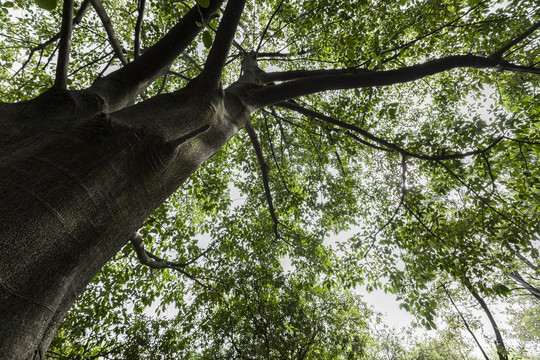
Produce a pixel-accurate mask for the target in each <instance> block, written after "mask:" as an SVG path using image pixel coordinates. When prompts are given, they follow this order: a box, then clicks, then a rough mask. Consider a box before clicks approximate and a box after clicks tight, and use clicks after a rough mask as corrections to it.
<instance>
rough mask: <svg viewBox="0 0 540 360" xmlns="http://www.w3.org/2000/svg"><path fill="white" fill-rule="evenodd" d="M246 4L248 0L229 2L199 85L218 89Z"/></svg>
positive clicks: (230, 0) (232, 0)
mask: <svg viewBox="0 0 540 360" xmlns="http://www.w3.org/2000/svg"><path fill="white" fill-rule="evenodd" d="M245 4H246V0H229V1H228V2H227V6H226V7H225V11H224V13H223V18H222V19H221V22H220V23H219V27H218V30H217V33H216V38H215V39H214V43H213V44H212V47H211V48H210V52H209V53H208V57H207V59H206V63H205V64H204V69H203V71H202V73H201V75H200V77H199V81H200V82H199V86H200V87H201V88H205V89H217V88H218V87H219V86H220V82H221V73H222V71H223V68H224V67H225V63H226V62H227V57H228V56H229V52H230V50H231V46H232V44H233V42H234V35H235V34H236V28H237V27H238V23H239V22H240V18H241V16H242V13H243V11H244V5H245Z"/></svg>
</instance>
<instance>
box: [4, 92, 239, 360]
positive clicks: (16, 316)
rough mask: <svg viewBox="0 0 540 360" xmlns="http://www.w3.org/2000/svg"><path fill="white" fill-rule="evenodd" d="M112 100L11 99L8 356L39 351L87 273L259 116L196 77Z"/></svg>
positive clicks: (64, 95)
mask: <svg viewBox="0 0 540 360" xmlns="http://www.w3.org/2000/svg"><path fill="white" fill-rule="evenodd" d="M101 107H102V105H101V102H100V101H99V97H98V96H95V95H92V94H89V93H84V92H77V93H76V92H72V93H69V92H60V93H53V92H49V93H46V94H44V95H42V96H40V97H38V98H37V99H35V100H32V101H30V102H26V103H22V104H13V105H5V106H4V107H2V108H0V111H1V114H0V115H1V118H0V182H1V185H0V249H1V251H0V319H1V321H0V359H35V358H37V359H40V358H41V357H42V356H43V354H44V353H45V351H46V350H47V348H48V346H49V343H50V341H51V340H52V337H53V336H54V334H55V332H56V330H57V327H58V325H59V323H60V321H61V320H62V318H63V317H64V315H65V313H66V312H67V311H68V310H69V308H70V306H71V305H72V303H73V301H74V300H75V299H76V297H77V296H78V295H79V294H80V293H81V292H82V291H83V290H84V288H85V287H86V285H87V284H88V282H89V281H90V280H91V279H92V278H93V277H94V276H95V275H96V273H97V272H98V271H99V270H100V269H101V268H102V267H103V265H104V264H105V263H106V262H107V261H108V260H109V259H110V258H111V257H112V256H113V255H114V254H115V253H116V252H118V250H119V249H120V248H121V247H122V246H123V245H124V244H125V243H126V241H127V240H128V239H129V238H130V236H131V235H132V234H133V233H134V232H135V231H136V230H137V229H138V227H139V226H140V225H141V223H142V222H143V220H144V219H145V218H146V217H147V216H148V215H149V214H150V213H151V212H152V211H153V210H154V209H155V208H156V207H157V206H159V204H160V203H162V202H163V201H164V200H165V199H166V197H167V196H169V195H170V194H171V193H172V192H173V191H175V190H176V189H177V188H178V187H179V186H180V185H181V184H182V183H183V182H184V181H185V180H186V179H187V178H188V177H189V176H190V174H192V173H193V172H194V171H195V170H196V169H197V168H198V167H199V166H200V165H201V164H202V163H203V162H204V161H206V160H207V159H209V158H210V157H211V156H213V155H214V154H215V153H216V152H217V151H218V150H219V149H220V148H221V146H223V144H224V143H225V142H226V141H227V140H228V139H229V138H230V137H231V136H233V135H234V134H235V133H236V132H237V131H238V130H239V129H240V128H241V127H242V126H243V123H244V121H245V119H246V116H247V115H248V113H247V112H246V111H245V109H244V107H243V106H242V105H241V102H239V101H238V98H236V97H235V96H234V95H230V94H226V95H223V94H220V93H214V94H201V93H198V92H197V90H196V89H194V88H190V87H188V88H186V89H183V90H181V91H179V92H176V93H173V94H167V95H163V96H159V97H156V98H153V99H151V100H148V101H145V102H143V103H141V104H138V105H134V106H131V107H128V108H126V109H124V110H120V111H117V112H115V113H112V114H110V115H109V116H105V115H100V112H101Z"/></svg>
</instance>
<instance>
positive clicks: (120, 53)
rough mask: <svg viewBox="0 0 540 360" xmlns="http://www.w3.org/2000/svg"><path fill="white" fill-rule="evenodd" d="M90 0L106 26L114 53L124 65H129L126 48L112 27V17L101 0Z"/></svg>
mask: <svg viewBox="0 0 540 360" xmlns="http://www.w3.org/2000/svg"><path fill="white" fill-rule="evenodd" d="M90 2H91V3H92V6H93V7H94V9H95V10H96V13H97V14H98V16H99V18H100V19H101V22H102V23H103V27H104V28H105V31H106V32H107V36H108V37H109V42H110V43H111V46H112V48H113V50H114V54H115V55H116V57H117V58H118V59H119V60H120V62H121V63H122V65H124V66H125V65H127V63H128V61H127V59H126V57H125V56H124V49H123V48H122V45H121V44H120V41H118V38H117V37H116V34H115V32H114V29H113V27H112V23H111V19H110V18H109V15H107V11H106V10H105V8H104V7H103V4H102V3H101V2H100V1H99V0H90Z"/></svg>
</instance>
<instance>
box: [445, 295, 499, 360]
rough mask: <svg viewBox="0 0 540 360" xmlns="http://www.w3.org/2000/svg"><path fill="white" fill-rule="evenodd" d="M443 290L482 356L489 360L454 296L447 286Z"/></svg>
mask: <svg viewBox="0 0 540 360" xmlns="http://www.w3.org/2000/svg"><path fill="white" fill-rule="evenodd" d="M442 288H443V289H444V292H445V293H446V296H448V299H450V302H451V303H452V305H453V306H454V309H456V311H457V313H458V315H459V317H460V318H461V320H462V321H463V324H464V325H465V328H466V329H467V331H468V332H469V334H471V336H472V337H473V339H474V342H475V343H476V345H478V348H479V349H480V351H481V352H482V355H484V358H485V359H486V360H489V357H488V356H487V354H486V352H485V351H484V348H483V347H482V345H480V342H479V341H478V339H477V338H476V335H474V332H473V331H472V329H471V327H470V326H469V323H468V322H467V320H466V319H465V317H464V316H463V314H462V313H461V311H459V309H458V307H457V305H456V303H455V302H454V299H452V296H451V295H450V293H449V292H448V290H447V289H446V286H445V285H444V284H443V285H442Z"/></svg>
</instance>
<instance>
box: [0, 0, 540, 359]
mask: <svg viewBox="0 0 540 360" xmlns="http://www.w3.org/2000/svg"><path fill="white" fill-rule="evenodd" d="M36 3H37V4H39V5H40V6H41V7H44V8H47V9H49V10H52V12H51V13H50V16H42V17H40V18H39V21H36V22H35V23H34V21H35V20H33V19H35V18H36V17H35V15H36V14H43V13H42V12H39V11H38V10H36V8H35V7H34V6H33V3H32V2H28V1H23V0H18V1H14V2H10V1H6V2H3V3H2V10H3V15H2V16H3V17H2V28H3V31H2V33H4V34H5V35H6V36H5V39H4V42H3V46H4V49H5V52H4V53H3V54H2V55H1V61H2V63H3V65H8V66H4V68H8V69H12V72H14V73H10V72H4V74H3V80H4V81H3V82H2V84H1V86H2V90H3V92H4V98H3V99H4V100H5V101H7V102H6V103H2V104H1V106H0V113H1V114H2V115H1V122H0V126H1V127H0V129H1V130H0V138H1V146H0V148H1V150H0V151H1V152H0V159H1V160H0V164H1V170H0V181H2V187H1V188H0V202H1V204H2V205H1V207H0V219H1V226H0V246H1V248H2V252H1V255H0V264H1V265H0V285H1V286H0V299H1V300H0V318H1V319H2V322H1V325H0V357H2V358H8V359H10V358H16V359H31V358H33V359H35V358H41V357H43V355H44V353H45V352H46V350H47V348H48V347H49V344H50V342H51V340H52V339H53V337H54V334H55V333H56V331H57V329H58V326H59V325H60V322H61V321H62V319H63V318H64V316H65V314H66V312H67V311H68V310H69V309H70V307H71V306H72V304H73V302H74V301H75V299H76V298H77V296H78V295H80V294H81V293H82V292H83V291H84V289H85V288H86V287H87V285H88V284H89V282H90V281H91V280H92V279H93V278H94V277H95V276H96V274H97V273H98V272H99V271H100V269H102V268H103V267H104V266H105V264H107V262H108V261H109V260H111V259H112V258H113V257H114V256H115V255H116V254H117V253H118V252H119V251H120V250H122V248H123V247H124V245H126V243H128V242H131V244H132V246H133V247H134V248H135V252H136V254H137V255H138V258H139V259H140V261H141V262H142V263H143V264H145V265H147V266H149V267H152V268H158V269H171V270H175V271H177V272H178V273H180V274H182V275H183V276H185V277H187V278H188V279H192V280H193V281H196V282H199V283H200V285H201V286H204V285H205V283H204V282H203V281H207V282H209V281H213V275H216V274H220V271H222V269H230V268H227V267H225V266H223V264H224V263H226V262H227V261H246V259H247V257H246V254H249V253H255V254H258V255H259V256H263V255H265V256H269V257H270V258H271V259H270V260H269V261H270V262H271V261H274V263H275V262H276V261H277V262H278V260H279V259H280V258H281V257H283V256H285V255H286V254H287V255H289V256H290V257H291V258H292V259H293V260H294V263H295V265H296V266H298V267H303V268H308V269H311V271H313V272H326V273H328V274H330V275H332V274H333V272H335V268H337V267H338V266H337V264H336V263H333V262H332V256H329V255H328V249H326V248H325V247H324V244H323V241H324V239H325V237H326V236H328V235H329V234H330V233H333V232H339V231H341V230H344V229H347V228H349V227H351V226H353V225H361V226H362V227H363V231H364V232H365V234H363V235H362V234H359V235H358V236H356V237H354V238H353V239H352V240H351V242H350V244H349V245H350V246H346V245H344V244H341V245H340V246H342V248H343V249H345V250H347V251H348V254H349V255H350V258H351V259H353V260H354V259H355V258H356V259H362V258H363V257H364V258H365V257H366V256H367V255H368V254H369V252H370V251H371V249H372V248H373V246H376V247H379V246H381V243H380V242H379V241H378V239H379V238H378V235H379V233H381V234H382V232H383V230H385V229H387V228H388V229H389V228H393V227H389V225H390V224H397V225H401V224H403V225H404V227H403V228H402V229H404V228H406V226H408V224H410V222H409V221H408V220H411V219H413V218H414V219H416V221H417V222H418V223H419V226H417V227H415V228H412V230H410V232H409V235H414V234H417V233H420V232H422V231H424V230H426V229H429V230H430V233H431V232H434V231H433V230H434V226H433V224H434V223H436V222H439V220H440V219H442V218H443V216H445V215H447V216H446V219H447V220H448V221H450V222H453V221H454V220H455V219H459V218H460V217H461V215H462V214H460V213H459V211H454V210H455V209H454V208H448V207H445V206H439V203H437V202H436V201H434V200H436V197H437V196H440V197H441V198H444V197H446V198H451V197H452V196H451V195H452V194H453V191H454V193H455V192H457V194H458V196H459V195H460V194H462V193H464V192H467V193H468V196H469V197H471V198H473V199H474V200H473V201H472V202H471V203H470V204H469V203H468V205H471V206H467V207H465V209H466V210H468V211H469V215H470V216H472V217H474V215H475V214H478V213H479V211H480V210H479V209H482V211H483V214H484V215H485V217H484V218H483V219H484V221H483V222H481V223H480V224H475V227H474V228H475V229H476V230H478V229H481V228H484V229H485V228H486V227H485V225H486V224H489V226H488V227H487V229H489V230H490V231H493V232H494V233H495V232H500V233H499V234H498V236H494V237H490V238H488V239H487V240H486V239H477V240H478V242H479V243H481V244H482V245H483V246H484V248H490V247H493V246H497V247H498V248H499V247H500V248H504V249H507V250H508V252H506V253H504V254H506V255H508V254H510V253H512V251H513V252H516V251H517V252H518V253H519V254H522V255H526V256H529V255H531V256H533V255H534V251H533V250H534V246H533V245H532V240H534V239H535V236H537V234H538V224H537V222H536V221H534V219H535V217H534V215H535V214H536V213H537V211H538V202H537V197H535V196H536V195H535V194H534V192H533V191H532V190H531V189H534V184H537V180H538V171H539V170H538V166H535V164H536V163H537V161H538V147H537V146H536V145H538V142H539V137H540V135H539V132H538V114H539V113H540V108H539V107H538V104H539V101H538V99H539V97H538V94H537V93H536V92H535V91H536V88H535V87H536V86H537V84H538V77H537V75H536V74H538V72H539V71H540V70H539V69H538V66H537V64H538V46H537V40H538V39H537V37H535V35H534V32H535V30H537V28H538V27H540V21H539V20H538V13H537V10H536V6H535V2H534V1H523V0H521V1H509V2H506V3H499V2H497V1H477V0H468V1H448V2H432V1H426V2H407V1H399V2H395V4H394V3H393V4H382V3H381V4H376V5H375V4H371V3H370V2H369V1H356V2H341V1H339V2H329V1H324V0H323V1H317V2H290V3H289V2H285V1H268V2H265V3H264V4H257V3H255V2H245V1H240V0H230V1H228V2H227V3H226V6H225V7H224V9H223V10H220V8H221V7H222V5H224V1H220V0H215V1H213V0H210V1H208V0H198V1H197V3H193V4H188V3H185V2H180V3H176V2H163V3H161V2H160V3H154V2H149V3H148V4H146V2H145V1H144V0H141V1H139V2H137V3H135V2H124V1H110V2H107V3H105V4H101V3H100V2H99V1H98V0H91V1H86V0H85V1H82V2H80V3H79V2H77V4H76V5H77V7H76V8H77V9H78V10H77V11H76V15H75V16H74V13H75V11H74V8H75V4H74V1H73V0H66V1H64V3H63V7H62V11H61V12H59V11H56V10H55V6H56V1H44V0H39V1H36ZM89 4H91V5H92V7H93V9H94V11H95V14H96V15H94V13H92V15H89V14H88V13H89V12H90V11H89ZM146 5H148V6H146ZM13 6H16V7H18V9H19V10H18V11H20V13H17V16H14V14H15V13H14V12H13V11H12V10H9V8H10V7H13ZM10 11H11V12H10ZM145 14H146V19H147V20H145ZM85 15H86V16H85ZM87 16H89V18H88V19H87ZM248 20H249V21H248ZM98 21H99V22H100V23H102V24H103V28H104V29H105V30H103V31H102V32H101V30H100V31H94V30H93V29H94V28H96V26H97V25H96V24H97V22H98ZM173 23H174V24H173ZM218 24H219V25H218ZM351 29H354V30H351ZM105 34H106V35H105ZM298 34H305V36H302V37H301V38H299V36H298ZM501 34H503V35H501ZM132 38H134V39H135V41H134V42H133V41H132ZM55 42H57V44H58V46H57V49H56V48H54V47H53V46H51V44H53V43H55ZM198 43H202V44H203V46H201V47H198V46H197V44H198ZM204 47H206V48H207V49H205V48H204ZM231 48H233V50H232V51H231ZM38 54H39V56H38ZM45 59H48V60H45ZM325 64H326V65H327V66H322V65H325ZM272 67H274V71H272ZM111 70H113V71H111ZM486 94H487V95H486ZM490 96H492V97H493V98H494V100H493V101H492V102H491V104H490V106H491V105H492V107H491V108H488V109H487V110H486V109H483V102H482V100H485V99H486V98H489V97H490ZM404 99H408V100H407V101H408V102H406V100H404ZM411 104H416V105H415V106H411ZM481 110H482V111H484V110H485V111H488V114H490V116H486V115H485V114H483V113H482V111H481ZM241 129H245V130H246V134H247V135H248V136H247V138H246V137H245V136H244V133H243V132H240V130H241ZM248 139H249V140H248ZM249 142H250V143H251V147H252V148H253V151H251V150H250V146H248V144H249ZM216 154H217V155H216ZM213 156H216V157H217V159H214V160H213V161H212V162H211V163H210V164H209V165H208V169H202V168H201V166H202V165H203V163H205V162H207V161H208V160H209V159H210V158H212V157H213ZM516 157H517V158H519V160H515V159H516ZM509 159H510V160H509ZM514 160H515V161H514ZM516 161H520V162H521V163H522V164H519V165H517V164H516ZM495 164H496V165H497V166H494V165H495ZM200 174H208V176H209V177H208V178H204V177H200ZM259 174H260V176H259ZM412 174H414V175H412ZM508 174H511V175H515V176H511V177H510V178H509V177H508ZM199 177H200V178H199ZM497 177H499V178H498V179H497ZM450 179H451V180H450ZM207 180H208V181H207ZM186 182H187V183H188V185H187V186H188V187H189V188H188V189H187V190H188V192H191V194H190V196H191V199H196V200H197V203H196V204H192V205H193V206H194V207H193V208H189V205H190V204H189V203H190V201H189V199H187V200H182V201H180V204H177V205H181V206H178V207H176V209H177V210H178V211H179V213H180V212H182V211H184V212H185V213H186V214H187V216H188V218H189V219H190V221H192V223H189V221H186V222H184V223H183V224H175V226H173V227H172V228H173V229H174V230H171V232H176V233H178V234H181V235H185V237H183V239H177V241H176V243H175V247H174V249H175V251H176V252H174V253H172V254H167V253H166V252H165V251H166V250H167V242H166V239H168V238H171V236H170V235H171V234H164V233H161V232H162V231H160V230H156V229H157V228H159V227H160V226H158V225H155V224H153V223H152V222H153V221H154V220H156V219H158V220H160V221H161V220H163V219H169V220H168V221H169V222H170V221H171V220H170V219H171V218H172V216H173V215H178V214H171V213H167V212H166V210H165V212H164V210H163V207H160V205H161V204H162V203H164V201H165V200H166V199H167V198H168V197H169V196H170V195H171V194H173V193H174V192H175V191H176V190H177V189H179V188H181V187H182V186H183V185H184V186H186ZM472 182H476V183H477V184H478V185H474V186H473V185H470V184H471V183H472ZM231 183H232V184H234V185H235V186H236V187H237V188H238V189H239V190H240V191H241V192H243V193H244V194H247V195H248V200H247V201H246V203H245V204H244V205H243V206H241V208H240V209H238V210H235V212H234V215H235V217H234V218H233V217H232V216H231V215H230V213H229V211H228V210H229V209H230V206H225V205H220V204H219V201H220V199H222V198H223V201H224V202H227V200H228V197H227V196H224V195H223V193H224V192H227V191H228V190H227V189H228V185H229V184H231ZM426 183H429V184H430V186H433V189H431V188H430V191H422V189H421V185H422V184H426ZM486 183H487V184H490V183H491V185H493V186H492V187H491V188H492V189H493V191H491V190H490V187H489V186H488V187H486V186H485V184H486ZM431 190H433V191H431ZM490 191H491V193H490V194H488V192H490ZM437 194H438V195H437ZM212 195H215V196H216V197H214V198H212V197H211V196H212ZM259 195H260V196H259ZM488 195H489V196H488ZM512 196H517V199H509V197H512ZM396 204H397V205H396ZM226 205H228V204H226ZM184 206H187V208H185V207H184ZM157 208H159V209H158V212H157V215H155V217H152V218H149V216H150V215H151V214H152V213H153V211H154V210H156V209H157ZM402 209H405V210H406V214H405V215H403V214H400V211H401V210H402ZM432 209H436V210H438V211H431V210H432ZM160 211H161V212H160ZM216 215H219V217H217V218H219V219H221V220H220V221H216V222H214V223H212V224H208V225H206V226H203V225H200V223H201V221H204V220H209V219H213V220H215V219H216ZM239 215H240V216H239ZM468 218H469V217H464V218H463V219H468ZM145 219H148V220H147V222H146V223H144V222H145ZM152 219H154V220H152ZM464 221H466V220H464ZM179 222H180V221H179ZM143 224H144V225H143ZM165 224H167V222H165ZM194 228H195V230H194ZM462 228H465V227H462ZM462 228H460V229H462ZM138 229H141V234H137V230H138ZM246 229H250V230H251V229H256V232H255V234H257V238H255V239H253V236H254V235H253V234H247V233H246ZM422 229H424V230H422ZM153 230H156V232H152V231H153ZM424 232H425V231H424ZM196 233H208V234H210V235H211V236H214V237H215V238H216V239H219V241H218V243H212V246H210V247H209V248H208V249H206V250H203V249H202V248H200V247H199V246H197V243H196V242H195V240H194V234H196ZM242 235H244V236H245V235H249V236H246V237H247V238H249V239H250V241H249V242H244V241H243V240H242V239H241V236H242ZM152 236H154V237H156V239H154V240H155V241H154V242H152V239H151V237H152ZM370 239H373V240H372V241H371V240H370ZM464 239H465V237H461V238H460V245H463V244H466V241H465V240H464ZM368 240H369V241H368ZM384 241H386V242H387V243H386V244H387V245H388V247H386V245H385V243H383V244H382V245H384V247H386V248H387V249H388V252H385V253H383V254H386V255H388V256H387V257H386V258H385V259H383V260H384V261H385V262H386V264H389V263H391V262H392V261H394V260H395V257H396V256H397V254H398V253H396V251H393V249H392V246H393V247H394V248H395V246H396V244H403V243H404V242H405V240H403V238H402V241H401V242H392V241H391V238H390V237H385V239H384ZM160 242H161V243H162V244H164V245H166V246H165V248H162V250H163V251H164V252H165V255H167V257H169V256H176V257H177V258H178V261H169V260H165V259H164V258H165V255H162V256H156V255H155V254H154V253H152V252H148V251H147V250H146V248H149V247H153V246H154V245H157V244H159V243H160ZM169 245H170V244H169ZM424 245H425V244H424ZM145 247H146V248H145ZM171 248H172V247H169V249H171ZM410 249H413V247H411V248H410ZM444 249H445V251H447V255H451V256H452V255H454V254H456V253H458V254H461V252H462V250H463V249H465V250H469V251H465V252H463V254H464V256H463V257H460V256H461V255H460V256H458V259H459V261H462V259H465V258H467V259H473V260H476V259H480V260H485V258H484V257H483V256H482V255H483V254H482V252H480V251H476V250H477V249H478V248H475V247H474V246H469V247H463V246H457V245H456V244H452V245H449V246H448V247H445V248H444ZM452 249H454V250H452ZM480 249H481V248H480ZM394 250H395V249H394ZM510 250H511V251H510ZM453 251H454V252H453ZM126 252H127V251H126ZM501 254H503V253H502V252H501ZM379 255H380V254H379V253H378V254H377V256H379ZM386 255H385V256H386ZM426 255H427V256H428V257H429V256H430V254H429V253H427V254H426ZM536 255H537V252H536ZM381 256H382V255H381ZM451 256H450V257H451ZM500 257H501V258H502V257H503V255H500ZM199 259H205V260H204V264H203V265H196V263H197V261H198V260H199ZM428 261H429V259H425V258H424V259H423V260H422V263H426V262H428ZM459 261H458V262H459ZM351 264H356V263H355V262H354V261H353V262H348V261H347V260H344V261H340V263H339V267H340V268H346V267H347V266H348V265H351ZM478 264H479V266H481V265H482V264H484V265H485V264H486V262H485V261H479V262H478ZM440 266H441V267H442V268H448V267H449V266H450V265H449V263H441V264H440ZM353 268H354V267H353ZM387 268H388V267H387ZM470 268H471V269H475V267H474V266H471V267H470ZM457 269H458V270H460V269H461V268H460V267H459V266H458V267H457ZM354 271H358V270H357V269H355V270H354ZM471 271H472V270H471ZM349 275H350V272H349ZM356 276H357V279H356V280H355V281H356V282H358V281H363V278H365V279H370V278H371V279H375V282H374V283H375V284H377V283H378V282H379V283H380V280H377V277H378V276H379V275H378V274H377V273H376V269H372V271H371V272H362V273H360V272H357V275H356ZM216 277H217V276H216ZM475 280H477V279H476V278H472V280H471V282H473V283H474V281H475ZM328 281H330V280H328ZM353 285H354V284H353Z"/></svg>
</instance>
